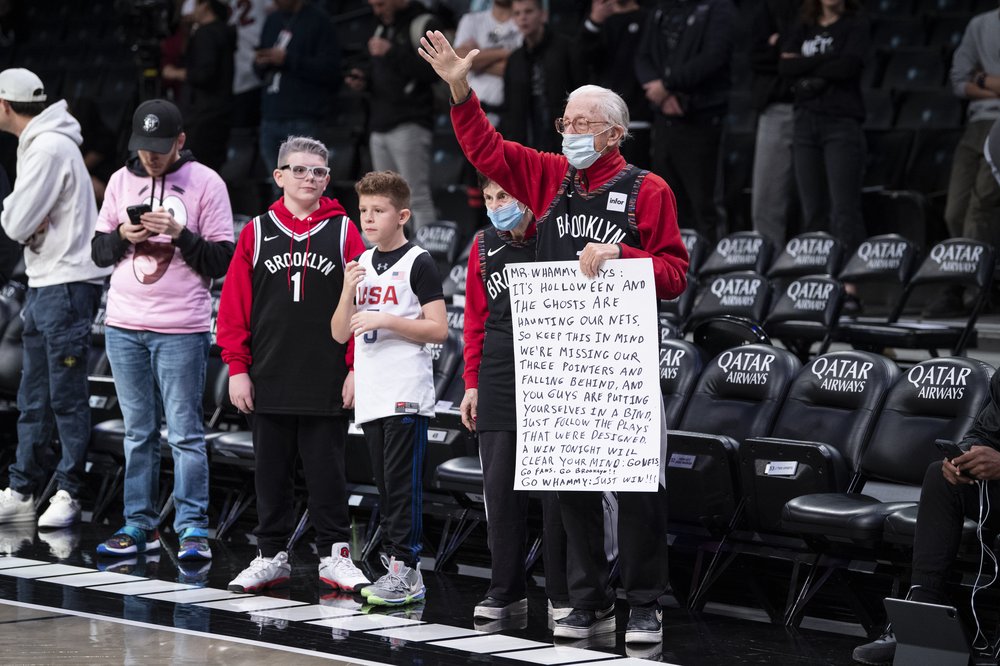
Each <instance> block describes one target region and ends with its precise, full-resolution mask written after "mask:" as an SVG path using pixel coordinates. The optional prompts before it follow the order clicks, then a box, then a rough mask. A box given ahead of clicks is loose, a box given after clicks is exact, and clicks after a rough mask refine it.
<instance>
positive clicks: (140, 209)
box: [125, 204, 153, 226]
mask: <svg viewBox="0 0 1000 666" xmlns="http://www.w3.org/2000/svg"><path fill="white" fill-rule="evenodd" d="M152 212H153V207H152V206H150V205H149V204H136V205H135V206H129V207H128V208H126V209H125V213H126V214H127V215H128V219H129V222H131V223H132V224H134V225H137V226H138V225H140V224H142V222H141V221H140V220H139V218H140V217H142V214H143V213H152Z"/></svg>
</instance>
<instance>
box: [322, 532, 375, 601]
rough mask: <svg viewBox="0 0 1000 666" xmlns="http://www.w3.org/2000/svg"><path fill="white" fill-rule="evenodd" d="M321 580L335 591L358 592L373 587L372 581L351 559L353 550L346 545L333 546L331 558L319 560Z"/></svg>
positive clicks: (336, 544)
mask: <svg viewBox="0 0 1000 666" xmlns="http://www.w3.org/2000/svg"><path fill="white" fill-rule="evenodd" d="M319 580H320V582H322V583H326V584H327V585H329V586H330V587H332V588H333V589H335V590H350V591H352V592H357V591H358V590H360V589H361V588H363V587H367V586H369V585H371V584H372V583H371V581H370V580H368V578H367V577H366V576H365V575H364V574H363V573H361V570H360V569H358V567H357V566H355V564H354V561H353V560H352V559H351V549H350V547H349V546H348V545H347V544H346V543H344V542H339V543H335V544H333V547H332V548H331V549H330V556H329V557H321V558H320V560H319Z"/></svg>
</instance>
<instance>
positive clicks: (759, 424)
mask: <svg viewBox="0 0 1000 666" xmlns="http://www.w3.org/2000/svg"><path fill="white" fill-rule="evenodd" d="M799 367H800V363H799V361H798V360H797V359H796V358H795V356H793V355H792V354H791V353H789V352H788V351H785V350H784V349H777V348H775V347H771V346H769V345H747V346H743V347H738V348H735V349H730V350H726V351H724V352H722V353H721V354H719V356H717V357H715V358H714V359H712V360H711V362H709V363H708V364H706V366H705V369H704V370H702V372H701V376H700V377H699V379H698V384H697V386H696V387H695V389H694V392H693V393H692V394H691V397H690V398H689V399H688V402H687V407H686V409H685V410H684V416H683V417H682V418H681V420H680V422H679V423H678V425H677V426H676V430H674V429H671V431H670V433H669V435H668V438H667V455H668V462H667V491H668V493H669V501H668V506H669V507H670V521H671V523H674V524H680V525H685V526H686V527H685V531H691V530H692V528H695V529H694V531H696V532H697V531H702V530H707V532H708V533H709V534H711V535H712V536H716V537H720V536H724V535H725V534H727V533H728V532H729V531H730V530H731V529H732V528H733V525H734V521H735V520H736V518H737V513H738V510H739V508H740V504H741V500H742V497H743V494H742V492H741V491H740V484H739V466H738V463H737V452H738V450H739V446H740V443H741V442H742V441H743V440H745V439H746V438H748V437H759V436H766V435H768V434H770V432H771V428H772V426H773V425H774V420H775V418H776V417H777V415H778V410H779V409H780V407H781V403H782V401H783V400H784V398H785V394H786V393H787V391H788V387H789V385H790V384H791V381H792V379H794V377H795V375H796V374H797V372H798V370H799Z"/></svg>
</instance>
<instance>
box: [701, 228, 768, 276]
mask: <svg viewBox="0 0 1000 666" xmlns="http://www.w3.org/2000/svg"><path fill="white" fill-rule="evenodd" d="M773 252H774V246H773V244H772V243H771V241H770V240H768V238H767V237H766V236H764V235H763V234H761V233H759V232H757V231H737V232H735V233H731V234H729V235H728V236H726V237H725V238H723V239H722V240H720V241H719V242H718V243H716V244H715V247H714V248H712V251H711V253H710V254H709V255H708V257H706V259H705V261H704V263H703V264H702V266H701V268H700V269H699V270H698V276H699V277H702V278H704V277H706V276H709V275H718V274H719V273H731V272H733V271H756V272H758V273H765V272H766V271H767V269H768V267H769V266H770V265H771V255H772V253H773Z"/></svg>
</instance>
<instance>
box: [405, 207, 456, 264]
mask: <svg viewBox="0 0 1000 666" xmlns="http://www.w3.org/2000/svg"><path fill="white" fill-rule="evenodd" d="M460 240H461V239H460V238H459V234H458V225H457V224H455V223H454V222H451V221H450V220H441V221H438V222H435V223H433V224H425V225H424V226H422V227H420V228H419V229H418V230H417V233H416V238H415V239H414V243H415V244H416V245H419V246H420V247H422V248H424V249H425V250H427V252H428V253H429V254H430V255H431V257H432V258H433V259H434V262H435V263H436V264H437V265H438V270H439V271H440V272H441V274H442V275H446V274H447V272H448V270H449V269H451V267H452V266H453V265H454V264H455V258H456V257H457V256H458V249H459V242H460Z"/></svg>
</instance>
